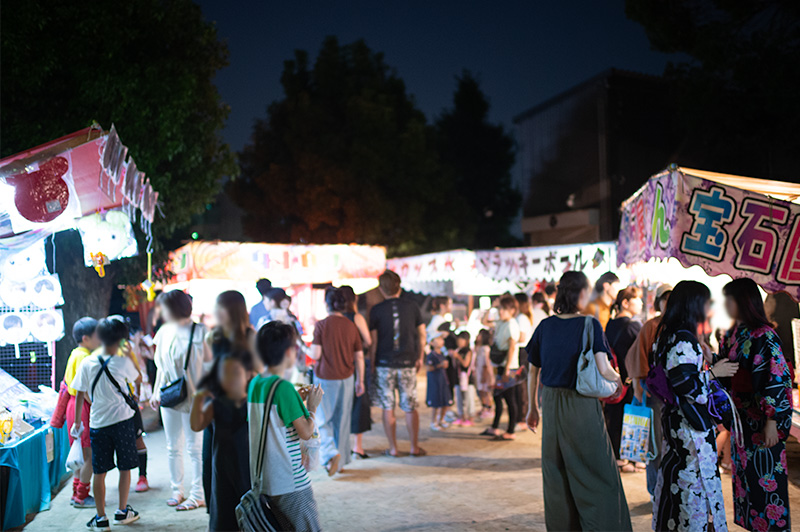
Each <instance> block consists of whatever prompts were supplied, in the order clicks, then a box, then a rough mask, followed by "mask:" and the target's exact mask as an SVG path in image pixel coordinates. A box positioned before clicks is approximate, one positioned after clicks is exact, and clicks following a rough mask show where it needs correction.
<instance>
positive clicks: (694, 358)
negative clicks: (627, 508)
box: [648, 281, 738, 532]
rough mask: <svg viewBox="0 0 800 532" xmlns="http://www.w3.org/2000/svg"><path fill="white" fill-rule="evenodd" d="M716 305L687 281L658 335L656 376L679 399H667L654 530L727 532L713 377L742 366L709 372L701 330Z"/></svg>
mask: <svg viewBox="0 0 800 532" xmlns="http://www.w3.org/2000/svg"><path fill="white" fill-rule="evenodd" d="M710 306H711V292H709V290H708V287H707V286H706V285H704V284H702V283H698V282H696V281H681V282H680V283H678V284H677V285H676V286H675V289H674V290H673V291H672V294H671V295H670V297H669V301H668V302H667V308H666V310H665V311H664V315H663V316H662V318H661V323H660V324H659V326H658V330H657V332H656V343H655V346H654V350H653V369H652V370H651V371H650V374H651V375H653V376H654V375H655V374H656V373H661V374H662V375H666V381H667V385H668V388H669V394H671V395H672V396H673V397H671V398H670V397H663V399H664V406H663V409H662V411H661V427H662V434H663V435H664V448H663V455H662V458H661V467H660V468H659V470H658V480H657V482H656V489H655V493H654V500H653V529H654V530H688V531H698V532H699V531H701V530H703V531H705V530H727V523H726V520H725V503H724V501H723V495H722V482H721V480H720V477H719V468H718V467H717V442H716V439H715V432H714V429H715V427H716V425H717V421H715V420H714V419H712V417H711V414H710V412H709V404H710V403H711V401H712V397H711V390H710V387H709V379H711V378H717V377H730V376H731V375H733V374H734V373H735V372H736V370H737V368H738V364H732V363H731V362H730V361H727V360H725V361H721V362H717V364H716V365H715V366H714V367H713V368H712V369H711V370H709V371H708V372H706V371H703V366H704V362H705V360H704V355H703V344H702V343H701V342H700V340H699V337H698V330H699V328H700V327H701V326H702V325H703V324H704V323H705V321H706V319H707V316H708V313H709V309H710ZM648 382H651V381H650V378H648ZM649 389H651V390H652V391H653V393H657V392H656V391H655V389H654V388H653V387H650V388H649ZM661 393H662V394H664V391H663V390H662V392H661Z"/></svg>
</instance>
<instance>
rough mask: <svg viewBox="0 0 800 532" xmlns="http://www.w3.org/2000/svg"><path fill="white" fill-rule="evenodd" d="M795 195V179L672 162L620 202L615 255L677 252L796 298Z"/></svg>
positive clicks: (798, 212) (799, 294)
mask: <svg viewBox="0 0 800 532" xmlns="http://www.w3.org/2000/svg"><path fill="white" fill-rule="evenodd" d="M798 197H800V185H796V184H792V183H780V182H776V181H765V180H761V179H752V178H744V177H738V176H726V175H722V174H713V173H711V172H701V171H696V170H690V169H686V168H671V169H670V170H667V171H664V172H662V173H660V174H657V175H655V176H653V177H652V178H650V180H649V181H648V182H647V183H646V184H645V186H643V187H642V188H641V189H640V190H639V191H638V192H637V193H636V194H634V195H633V196H632V197H631V198H630V199H628V200H627V201H626V202H625V203H624V204H623V207H622V223H621V227H620V233H619V246H618V250H617V262H618V263H619V264H623V263H626V264H633V263H636V262H640V261H647V260H650V259H651V258H658V259H666V258H669V257H675V258H676V259H678V260H679V261H680V262H681V264H683V265H684V266H686V267H689V266H692V265H699V266H700V267H702V268H703V269H704V270H705V271H706V273H708V274H709V275H720V274H728V275H730V276H731V277H733V278H737V277H745V276H746V277H750V278H752V279H753V280H754V281H756V282H757V283H758V284H759V285H761V286H762V287H763V288H764V289H765V290H767V291H769V292H778V291H782V290H785V291H787V292H789V293H790V294H791V295H792V297H794V298H795V299H800V205H797V204H795V203H792V202H793V201H795V200H796V199H797V198H798ZM787 200H789V201H787Z"/></svg>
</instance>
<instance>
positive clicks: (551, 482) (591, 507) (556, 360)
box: [526, 271, 631, 531]
mask: <svg viewBox="0 0 800 532" xmlns="http://www.w3.org/2000/svg"><path fill="white" fill-rule="evenodd" d="M590 295H591V287H590V285H589V280H588V279H587V278H586V275H584V274H583V273H581V272H574V271H571V272H566V273H565V274H564V275H563V276H561V280H560V281H559V283H558V294H557V295H556V302H555V312H556V315H555V316H551V317H549V318H547V319H545V320H543V321H542V322H541V323H540V324H539V326H538V327H537V328H536V331H534V333H533V338H531V341H530V343H529V344H528V347H527V348H526V351H527V352H528V362H529V363H530V373H529V375H528V404H529V405H530V408H529V410H528V419H527V423H528V427H529V428H530V429H531V430H532V431H534V432H535V431H536V428H537V427H538V426H539V393H538V391H539V376H540V375H541V381H542V385H543V388H542V404H543V409H542V480H543V485H544V486H543V488H544V489H543V492H544V518H545V525H546V527H547V530H615V531H620V530H631V518H630V513H629V512H628V503H627V501H626V499H625V492H624V490H623V488H622V481H621V479H620V476H619V469H617V463H616V460H615V458H614V451H613V449H612V448H611V441H610V440H609V438H608V433H607V432H606V423H605V419H604V418H603V408H602V406H601V405H600V401H598V400H597V398H596V397H589V396H586V395H581V394H580V393H578V390H577V388H580V389H582V390H583V387H582V386H579V383H578V380H579V379H578V374H579V371H580V372H583V371H585V368H584V369H579V365H580V364H579V363H580V362H581V361H582V360H583V359H584V356H587V355H586V354H587V353H589V354H591V358H593V360H592V361H591V363H592V364H593V366H592V368H591V370H592V371H594V372H595V374H596V375H595V378H596V379H599V381H603V382H604V383H605V388H607V389H608V390H610V391H609V393H610V394H612V396H613V394H615V393H616V394H618V393H619V392H620V389H621V387H622V382H621V380H620V377H619V375H618V374H617V373H616V372H615V371H614V370H613V369H612V367H611V364H610V362H609V358H610V355H609V353H610V349H609V347H608V344H607V342H606V340H605V336H604V335H603V328H602V327H601V325H600V322H599V321H597V319H595V318H593V317H588V316H584V315H583V314H582V312H583V310H584V308H585V307H586V304H587V303H588V301H589V297H590ZM595 366H596V367H595ZM600 384H602V383H600ZM615 389H616V392H614V390H615Z"/></svg>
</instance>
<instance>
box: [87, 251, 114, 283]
mask: <svg viewBox="0 0 800 532" xmlns="http://www.w3.org/2000/svg"><path fill="white" fill-rule="evenodd" d="M89 256H90V257H91V259H92V266H94V269H95V271H96V272H97V276H98V277H105V276H106V264H108V262H109V261H108V257H106V255H105V253H103V252H102V251H98V252H97V253H89Z"/></svg>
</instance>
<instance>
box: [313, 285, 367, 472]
mask: <svg viewBox="0 0 800 532" xmlns="http://www.w3.org/2000/svg"><path fill="white" fill-rule="evenodd" d="M325 303H326V304H327V306H328V317H327V318H325V319H324V320H321V321H319V322H317V324H316V326H315V327H314V340H313V341H312V345H311V358H313V359H314V360H316V361H317V363H316V364H315V366H314V383H315V384H319V385H320V387H321V388H322V390H323V392H324V395H323V396H322V403H321V404H320V405H319V410H318V411H317V427H319V435H320V439H321V441H320V461H321V462H322V463H323V464H326V465H325V467H326V468H327V470H328V475H331V476H332V475H334V474H336V473H337V472H338V471H340V470H341V468H342V467H343V466H344V465H346V464H348V463H349V462H350V421H351V417H352V412H353V397H354V395H355V396H361V395H363V393H364V351H363V348H362V344H361V334H360V333H359V332H358V328H357V327H356V326H355V324H353V322H352V321H350V320H349V319H348V318H347V317H345V316H344V314H343V313H344V312H345V311H346V310H347V300H346V298H345V297H344V294H343V293H342V292H341V291H340V290H339V289H337V288H329V289H328V291H327V292H326V293H325ZM354 374H355V377H354ZM354 388H355V394H354V393H353V389H354Z"/></svg>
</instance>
